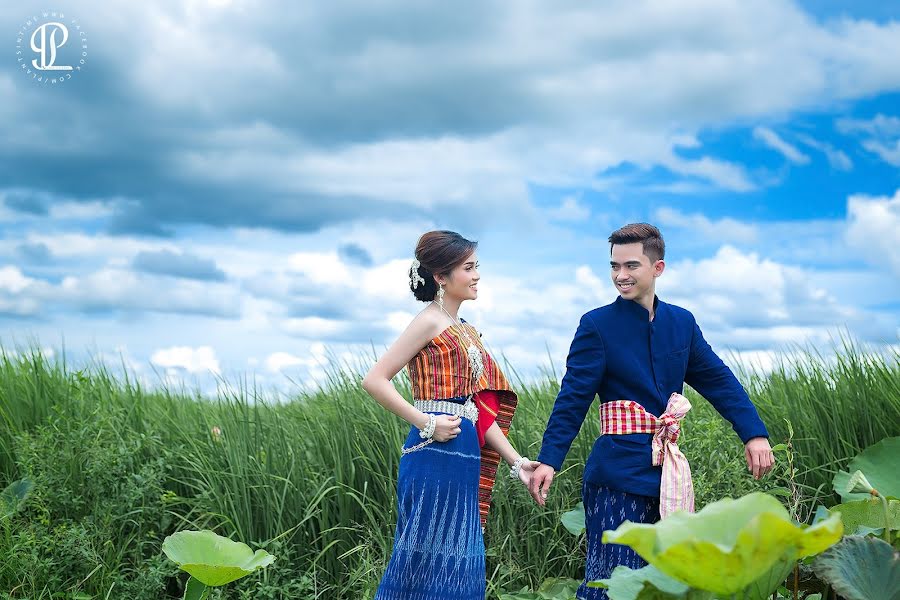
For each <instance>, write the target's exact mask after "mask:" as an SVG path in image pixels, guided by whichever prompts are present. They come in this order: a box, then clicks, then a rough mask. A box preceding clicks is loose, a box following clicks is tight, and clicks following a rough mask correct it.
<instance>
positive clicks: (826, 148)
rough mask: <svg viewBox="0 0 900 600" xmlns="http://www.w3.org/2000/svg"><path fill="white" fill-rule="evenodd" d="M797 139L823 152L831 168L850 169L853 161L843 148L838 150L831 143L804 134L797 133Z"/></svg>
mask: <svg viewBox="0 0 900 600" xmlns="http://www.w3.org/2000/svg"><path fill="white" fill-rule="evenodd" d="M797 139H798V140H800V142H801V143H803V144H805V145H807V146H809V147H810V148H814V149H816V150H818V151H819V152H822V153H823V154H825V157H826V158H827V159H828V164H830V165H831V168H833V169H837V170H838V171H850V170H851V169H853V161H852V160H850V157H849V156H847V153H846V152H844V151H843V150H838V149H836V148H835V147H834V146H832V145H831V144H828V143H826V142H821V141H819V140H817V139H815V138H813V137H812V136H809V135H806V134H799V135H798V136H797Z"/></svg>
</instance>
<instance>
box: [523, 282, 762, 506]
mask: <svg viewBox="0 0 900 600" xmlns="http://www.w3.org/2000/svg"><path fill="white" fill-rule="evenodd" d="M654 306H655V316H654V318H653V321H650V315H649V313H648V312H647V309H645V308H644V307H643V306H641V305H640V304H638V303H637V302H634V301H632V300H625V299H623V298H622V297H621V296H619V297H618V298H616V301H615V302H613V303H612V304H608V305H606V306H601V307H600V308H595V309H594V310H592V311H590V312H588V313H586V314H585V315H584V316H582V317H581V323H580V324H579V325H578V330H577V331H576V332H575V338H574V339H573V340H572V347H571V348H570V349H569V357H568V358H567V359H566V374H565V376H564V377H563V380H562V387H561V388H560V391H559V395H558V396H557V397H556V403H555V404H554V405H553V412H552V413H551V415H550V420H549V422H548V423H547V430H546V431H545V432H544V441H543V444H542V446H541V452H540V455H539V456H538V460H539V461H540V462H542V463H544V464H547V465H550V466H551V467H553V468H554V469H556V470H557V471H559V470H560V468H561V467H562V463H563V460H564V459H565V457H566V454H567V453H568V452H569V447H570V446H571V445H572V441H573V440H574V439H575V436H576V435H578V431H579V429H581V424H582V423H583V422H584V418H585V415H586V414H587V411H588V409H589V408H590V407H591V404H592V403H593V401H594V396H595V395H597V396H599V397H600V401H601V402H609V401H611V400H634V401H635V402H638V403H639V404H641V405H642V406H643V407H644V408H645V409H646V410H648V411H649V412H651V413H653V414H654V415H656V416H659V415H661V414H662V413H663V412H665V407H666V403H667V402H668V399H669V396H670V395H671V394H672V392H679V393H680V392H682V390H683V387H684V384H685V383H687V384H688V385H690V386H691V387H692V388H694V389H695V390H697V391H698V392H699V393H700V394H701V395H702V396H703V397H704V398H706V399H707V400H709V402H710V403H711V404H712V405H713V406H714V407H715V409H716V410H717V411H719V413H720V414H721V415H722V416H723V417H725V418H726V419H727V420H728V421H730V422H731V425H732V426H733V427H734V430H735V432H737V434H738V437H740V438H741V441H743V442H744V443H746V442H747V441H748V440H750V439H751V438H754V437H760V436H762V437H768V435H769V434H768V431H767V430H766V426H765V425H764V424H763V422H762V420H760V418H759V415H758V414H757V412H756V408H755V407H754V406H753V404H752V403H751V402H750V398H749V397H748V396H747V393H746V392H745V391H744V388H743V387H742V386H741V384H740V383H739V382H738V380H737V378H735V376H734V374H733V373H732V372H731V370H730V369H729V368H728V367H727V366H726V365H725V363H723V362H722V360H721V359H720V358H719V357H718V356H717V355H716V353H715V352H713V350H712V348H710V346H709V344H708V343H707V342H706V340H704V339H703V334H702V333H701V332H700V328H699V327H698V326H697V322H696V321H695V320H694V315H692V314H691V313H690V312H689V311H687V310H685V309H683V308H681V307H678V306H675V305H672V304H666V303H665V302H660V301H659V298H655V299H654ZM592 418H599V417H598V416H596V415H595V416H593V417H592ZM685 418H686V419H690V418H691V414H690V413H688V415H687V417H685ZM651 437H652V436H651V435H650V434H647V433H633V434H628V435H601V436H600V437H598V438H597V441H596V442H595V443H594V448H593V450H592V451H591V455H590V457H588V461H587V464H586V465H585V469H584V480H585V481H587V482H589V483H593V484H595V485H605V486H608V487H611V488H614V489H618V490H622V491H625V492H629V493H632V494H640V495H642V496H657V497H658V496H659V484H660V477H661V474H662V467H654V466H653V465H652V463H651V458H650V440H651ZM685 443H690V441H689V440H685Z"/></svg>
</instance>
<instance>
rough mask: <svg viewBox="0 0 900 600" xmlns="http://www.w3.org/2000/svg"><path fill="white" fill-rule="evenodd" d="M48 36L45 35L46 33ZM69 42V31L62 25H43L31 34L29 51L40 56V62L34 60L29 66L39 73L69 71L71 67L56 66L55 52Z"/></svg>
mask: <svg viewBox="0 0 900 600" xmlns="http://www.w3.org/2000/svg"><path fill="white" fill-rule="evenodd" d="M48 30H49V31H50V34H49V35H47V31H48ZM67 41H69V29H68V27H66V26H65V25H64V24H62V23H44V24H43V25H41V26H40V27H38V28H37V29H35V30H34V33H32V34H31V49H32V50H34V51H35V52H37V53H38V54H40V56H41V62H40V64H38V60H37V59H34V60H32V61H31V64H32V65H33V66H34V68H35V69H39V70H41V71H71V70H72V65H57V64H54V63H55V62H56V51H57V49H59V48H62V47H63V46H65V45H66V42H67Z"/></svg>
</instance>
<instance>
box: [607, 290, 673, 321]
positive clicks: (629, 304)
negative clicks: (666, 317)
mask: <svg viewBox="0 0 900 600" xmlns="http://www.w3.org/2000/svg"><path fill="white" fill-rule="evenodd" d="M616 304H618V305H619V306H620V307H622V308H623V309H625V310H627V311H628V313H629V314H632V315H634V316H635V317H638V318H640V319H642V320H644V321H646V322H648V323H649V322H650V311H648V310H647V309H646V308H644V307H643V306H641V305H640V304H638V303H637V302H635V301H634V300H626V299H625V298H623V297H622V296H618V297H617V298H616ZM663 304H664V303H663V302H660V301H659V296H657V295H656V294H654V295H653V312H654V314H655V315H656V317H657V318H658V317H659V307H660V306H662V305H663ZM653 320H654V321H656V318H654V319H653Z"/></svg>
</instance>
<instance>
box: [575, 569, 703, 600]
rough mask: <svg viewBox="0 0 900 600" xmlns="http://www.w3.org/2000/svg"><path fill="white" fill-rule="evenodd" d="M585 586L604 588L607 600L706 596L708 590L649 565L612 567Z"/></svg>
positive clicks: (695, 599)
mask: <svg viewBox="0 0 900 600" xmlns="http://www.w3.org/2000/svg"><path fill="white" fill-rule="evenodd" d="M588 586H589V587H599V588H607V590H609V591H608V592H607V595H608V597H609V600H670V599H672V600H710V599H712V598H713V595H712V593H711V592H706V591H702V590H694V589H691V588H690V587H688V586H687V585H686V584H684V583H681V582H680V581H678V580H676V579H672V578H671V577H669V576H668V575H666V574H665V573H663V572H661V571H660V570H659V569H657V568H656V567H654V566H653V565H647V566H646V567H644V568H643V569H637V570H635V569H629V568H628V567H616V568H615V569H614V570H613V572H612V575H611V576H610V578H609V579H600V580H599V581H591V582H589V583H588Z"/></svg>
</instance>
